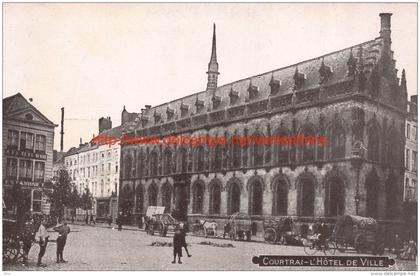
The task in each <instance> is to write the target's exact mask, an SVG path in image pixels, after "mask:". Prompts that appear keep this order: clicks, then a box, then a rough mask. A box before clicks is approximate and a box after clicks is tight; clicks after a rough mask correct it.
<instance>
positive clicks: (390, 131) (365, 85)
mask: <svg viewBox="0 0 420 276" xmlns="http://www.w3.org/2000/svg"><path fill="white" fill-rule="evenodd" d="M395 63H396V61H395V60H394V59H393V51H392V47H391V14H389V13H382V14H380V31H379V36H378V37H376V38H374V39H372V40H369V41H366V42H362V43H360V44H357V45H354V46H352V47H349V48H346V49H342V50H338V51H335V52H333V53H329V54H326V55H323V56H320V57H316V58H313V59H310V60H306V61H302V62H299V63H297V64H293V65H290V66H287V67H284V68H280V69H276V70H273V71H270V72H266V73H262V74H259V75H255V76H250V77H248V78H246V79H242V80H238V81H235V82H232V83H228V84H225V85H222V86H218V75H219V65H218V62H217V55H216V30H215V27H214V31H213V41H212V50H211V58H210V62H209V64H208V70H207V75H208V82H207V88H206V90H205V91H202V92H198V93H195V94H192V95H189V96H186V97H183V98H181V99H177V100H173V101H170V102H167V103H162V104H161V105H158V106H155V107H151V106H146V107H145V108H144V109H142V112H141V114H139V116H138V117H137V118H136V119H135V120H132V121H129V122H126V125H127V126H128V127H127V128H126V129H127V134H130V135H133V136H134V135H136V136H137V135H141V136H157V137H165V136H167V135H169V134H170V135H179V134H183V135H186V136H225V137H227V138H228V139H229V137H232V136H233V135H238V136H241V135H246V136H247V135H260V136H261V135H264V136H265V135H266V136H269V135H274V134H278V135H293V134H297V135H298V134H304V135H314V136H315V135H324V136H325V137H326V138H327V144H326V145H324V146H320V145H306V146H290V145H277V144H271V145H264V146H261V145H247V146H240V145H232V144H228V145H226V146H221V145H219V146H216V147H209V146H206V145H205V146H192V145H165V144H163V143H161V144H159V145H151V144H148V145H139V144H137V145H130V144H126V145H123V146H122V149H121V156H122V158H121V175H120V177H121V181H120V193H119V207H120V209H121V210H122V211H123V212H125V213H128V214H129V215H130V217H131V218H132V221H133V223H134V222H135V220H136V218H138V217H139V215H142V214H144V213H145V212H146V209H147V207H148V206H165V207H166V208H165V211H166V212H171V213H173V214H176V216H177V218H178V219H180V220H188V221H189V222H193V221H195V220H197V219H201V218H207V219H209V220H212V221H216V222H218V223H220V224H221V225H220V227H222V225H223V224H224V223H225V222H226V219H227V218H228V217H229V215H230V214H232V213H235V212H242V213H247V214H249V215H250V216H251V218H252V220H253V221H254V222H256V224H255V225H256V228H257V231H258V232H261V231H262V221H263V218H264V217H269V216H291V217H294V218H295V219H296V220H297V221H298V222H313V221H314V220H316V219H317V218H325V219H327V220H331V221H333V220H334V218H336V217H337V216H338V215H342V214H351V215H361V216H370V217H373V218H376V219H378V220H380V221H382V222H384V223H390V222H391V223H392V222H396V223H395V224H398V223H397V221H398V220H399V218H400V216H401V213H402V196H403V194H402V188H403V175H404V144H405V140H404V124H405V121H404V120H405V119H404V117H405V112H406V99H407V88H406V78H405V72H404V70H403V71H402V73H401V75H400V76H401V77H400V78H399V77H398V76H397V69H396V68H395Z"/></svg>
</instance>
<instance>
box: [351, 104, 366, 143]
mask: <svg viewBox="0 0 420 276" xmlns="http://www.w3.org/2000/svg"><path fill="white" fill-rule="evenodd" d="M351 121H352V125H351V127H352V133H353V135H352V142H353V143H352V144H354V143H355V142H356V141H363V130H364V127H365V111H364V110H363V109H361V108H359V107H355V108H353V109H352V111H351Z"/></svg>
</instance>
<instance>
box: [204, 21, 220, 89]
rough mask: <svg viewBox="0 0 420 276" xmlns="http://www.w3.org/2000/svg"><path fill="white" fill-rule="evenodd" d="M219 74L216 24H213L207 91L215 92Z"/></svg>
mask: <svg viewBox="0 0 420 276" xmlns="http://www.w3.org/2000/svg"><path fill="white" fill-rule="evenodd" d="M218 75H219V64H218V63H217V54H216V24H213V43H212V47H211V57H210V62H209V66H208V71H207V76H208V77H207V91H209V92H215V91H216V88H217V78H218Z"/></svg>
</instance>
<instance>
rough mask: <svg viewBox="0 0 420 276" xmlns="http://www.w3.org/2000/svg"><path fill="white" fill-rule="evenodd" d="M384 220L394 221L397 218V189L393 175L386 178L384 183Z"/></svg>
mask: <svg viewBox="0 0 420 276" xmlns="http://www.w3.org/2000/svg"><path fill="white" fill-rule="evenodd" d="M385 185H386V205H385V206H386V218H387V219H395V218H396V217H397V212H396V205H397V198H398V187H397V183H396V181H395V176H394V174H392V173H391V175H390V176H389V177H388V179H387V181H386V183H385Z"/></svg>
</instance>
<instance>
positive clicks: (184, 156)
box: [179, 147, 188, 172]
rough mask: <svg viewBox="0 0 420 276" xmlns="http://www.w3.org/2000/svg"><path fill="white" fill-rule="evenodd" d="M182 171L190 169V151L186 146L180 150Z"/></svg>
mask: <svg viewBox="0 0 420 276" xmlns="http://www.w3.org/2000/svg"><path fill="white" fill-rule="evenodd" d="M179 165H180V172H187V169H188V151H187V149H186V148H185V147H182V148H180V150H179Z"/></svg>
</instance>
